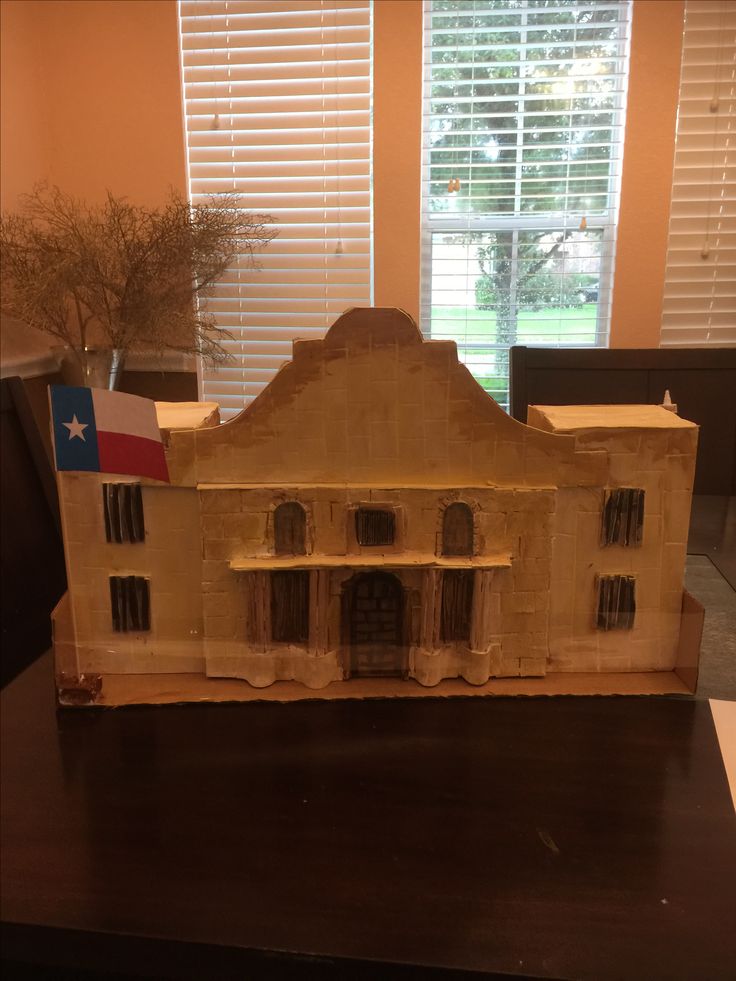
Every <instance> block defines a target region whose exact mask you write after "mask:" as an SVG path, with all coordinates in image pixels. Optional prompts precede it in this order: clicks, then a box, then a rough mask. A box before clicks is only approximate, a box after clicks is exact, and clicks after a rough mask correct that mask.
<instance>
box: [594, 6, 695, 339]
mask: <svg viewBox="0 0 736 981" xmlns="http://www.w3.org/2000/svg"><path fill="white" fill-rule="evenodd" d="M683 15H684V3H683V2H682V0H644V2H643V0H637V2H635V3H634V22H633V25H632V42H631V66H630V75H629V97H628V110H627V114H626V143H625V145H624V166H623V174H622V181H621V210H620V216H619V226H618V242H617V246H616V274H615V278H614V285H613V308H612V312H611V337H610V345H611V347H658V346H659V335H660V325H661V321H662V292H663V290H664V271H665V259H666V255H667V231H668V225H669V214H670V195H671V189H672V166H673V163H674V153H675V125H676V122H677V100H678V94H679V87H680V58H681V50H682V25H683Z"/></svg>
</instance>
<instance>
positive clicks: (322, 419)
mask: <svg viewBox="0 0 736 981" xmlns="http://www.w3.org/2000/svg"><path fill="white" fill-rule="evenodd" d="M174 435H176V434H174ZM182 448H183V444H182ZM171 453H172V456H173V457H176V454H177V440H176V439H174V438H172V444H171ZM600 455H601V454H580V453H576V452H575V441H574V438H573V437H570V436H561V435H556V434H551V433H547V432H543V431H541V430H537V429H532V428H530V427H528V426H525V425H523V424H522V423H520V422H517V421H516V420H515V419H512V418H511V417H510V416H508V415H507V414H506V413H505V412H504V411H503V409H502V408H501V407H500V406H499V405H498V404H497V403H496V402H495V401H494V400H493V399H492V398H491V396H490V395H488V394H487V393H486V392H485V391H484V390H483V389H482V388H481V386H480V385H479V384H478V382H477V381H476V380H475V379H474V378H473V376H472V375H471V374H470V372H469V371H468V369H467V368H466V367H465V365H464V364H462V363H461V362H460V361H459V359H458V355H457V347H456V344H455V342H454V341H446V340H425V339H424V338H423V337H422V334H421V332H420V330H419V328H418V327H417V325H416V324H415V323H414V321H413V320H412V318H411V317H410V316H409V315H408V314H407V313H405V312H404V311H402V310H396V309H392V308H354V309H352V310H349V311H347V312H346V313H344V314H343V315H342V316H341V317H339V318H338V319H337V320H336V321H335V323H334V324H333V326H332V327H331V328H330V329H329V331H328V332H327V334H326V336H325V337H324V339H322V340H308V341H299V340H297V341H295V342H294V356H293V360H292V361H290V362H289V363H287V364H285V365H284V366H283V367H282V368H281V369H280V370H279V371H278V372H277V374H276V376H275V377H274V378H273V380H272V381H271V382H270V384H269V385H268V386H267V387H266V388H265V389H264V390H263V391H262V392H261V394H260V395H259V396H258V397H257V398H256V399H255V400H254V401H253V402H252V403H251V404H250V405H249V406H247V407H246V408H245V409H244V410H243V412H241V413H240V414H239V415H238V416H236V417H235V418H234V419H232V420H231V421H230V422H227V423H225V424H223V425H221V426H219V427H217V428H214V429H202V430H198V431H196V432H195V433H194V459H193V460H191V463H192V465H193V471H192V470H191V467H189V468H187V472H191V473H192V475H193V476H194V475H196V480H197V481H198V482H202V483H231V482H232V483H243V482H247V483H260V482H283V483H299V482H304V483H320V482H325V483H361V482H367V483H372V482H374V483H379V482H380V483H384V482H395V483H396V484H397V486H401V485H402V484H409V483H420V484H422V483H429V484H441V485H450V486H452V485H455V486H459V485H460V484H462V483H465V484H469V483H481V484H496V483H498V484H499V485H513V484H515V485H520V486H521V485H525V484H526V485H540V484H542V485H552V486H559V485H560V484H562V483H565V484H567V483H570V482H572V483H585V484H589V483H594V482H597V480H598V476H599V472H600V466H599V465H597V464H596V463H595V461H593V463H592V469H593V471H595V474H596V476H595V478H593V475H592V471H591V461H590V460H583V459H582V457H591V456H593V457H599V456H600ZM189 456H190V457H191V450H190V451H189ZM603 456H605V454H603ZM172 462H174V461H173V460H172ZM600 462H602V461H600Z"/></svg>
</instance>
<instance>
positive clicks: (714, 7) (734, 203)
mask: <svg viewBox="0 0 736 981" xmlns="http://www.w3.org/2000/svg"><path fill="white" fill-rule="evenodd" d="M662 344H663V345H673V346H678V345H679V346H684V347H688V346H693V345H698V346H700V345H705V344H714V345H719V346H722V347H725V346H729V347H732V346H734V345H736V5H734V3H733V2H732V0H696V2H693V0H687V3H686V4H685V32H684V36H683V44H682V74H681V77H680V103H679V108H678V113H677V144H676V149H675V168H674V174H673V179H672V205H671V208H670V234H669V245H668V251H667V270H666V273H665V288H664V303H663V308H662Z"/></svg>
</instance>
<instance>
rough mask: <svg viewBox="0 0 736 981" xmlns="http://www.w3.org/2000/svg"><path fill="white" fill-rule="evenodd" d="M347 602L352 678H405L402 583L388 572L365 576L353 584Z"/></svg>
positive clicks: (360, 576)
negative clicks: (403, 676) (402, 676)
mask: <svg viewBox="0 0 736 981" xmlns="http://www.w3.org/2000/svg"><path fill="white" fill-rule="evenodd" d="M346 599H347V602H346V603H345V606H344V611H345V615H347V617H348V618H349V624H348V630H346V631H345V635H346V639H349V645H350V658H349V660H350V675H351V677H359V678H371V677H373V678H376V677H397V676H401V675H403V674H404V673H405V670H406V647H405V643H404V636H403V634H404V629H403V623H404V593H403V589H402V587H401V583H400V582H399V580H398V579H397V578H396V576H393V575H391V574H390V573H386V572H366V573H363V574H362V575H358V576H356V577H355V578H354V579H353V580H351V582H350V584H349V585H348V592H347V596H346Z"/></svg>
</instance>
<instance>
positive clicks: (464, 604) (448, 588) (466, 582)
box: [440, 569, 473, 642]
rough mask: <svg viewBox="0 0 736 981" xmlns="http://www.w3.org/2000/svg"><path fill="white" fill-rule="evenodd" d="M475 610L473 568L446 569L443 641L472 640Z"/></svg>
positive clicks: (442, 626)
mask: <svg viewBox="0 0 736 981" xmlns="http://www.w3.org/2000/svg"><path fill="white" fill-rule="evenodd" d="M472 611H473V570H472V569H446V570H445V572H444V573H443V576H442V620H441V623H440V636H441V638H442V640H443V641H445V642H449V641H457V640H463V641H466V642H469V641H470V619H471V615H472Z"/></svg>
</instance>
